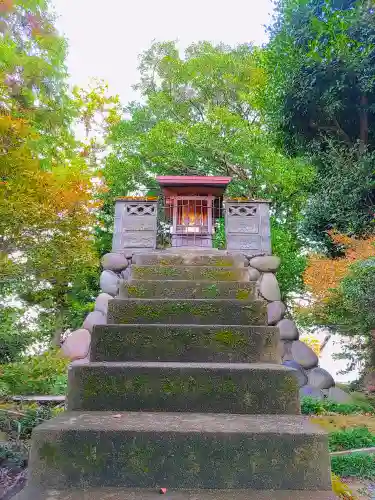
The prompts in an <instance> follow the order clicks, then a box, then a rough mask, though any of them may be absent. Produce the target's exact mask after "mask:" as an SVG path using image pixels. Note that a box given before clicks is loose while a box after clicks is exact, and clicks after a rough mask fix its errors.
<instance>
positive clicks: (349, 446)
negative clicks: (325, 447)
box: [329, 427, 375, 451]
mask: <svg viewBox="0 0 375 500" xmlns="http://www.w3.org/2000/svg"><path fill="white" fill-rule="evenodd" d="M370 446H375V434H372V432H370V431H369V429H368V428H367V427H354V428H353V429H347V430H341V431H335V432H331V433H330V435H329V450H330V451H342V450H355V449H357V448H369V447H370Z"/></svg>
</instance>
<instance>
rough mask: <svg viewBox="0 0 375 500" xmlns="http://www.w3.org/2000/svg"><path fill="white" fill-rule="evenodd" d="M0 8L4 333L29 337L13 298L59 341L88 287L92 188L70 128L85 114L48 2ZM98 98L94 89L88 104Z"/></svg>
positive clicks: (89, 296) (87, 297)
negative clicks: (72, 88)
mask: <svg viewBox="0 0 375 500" xmlns="http://www.w3.org/2000/svg"><path fill="white" fill-rule="evenodd" d="M4 5H5V6H4V7H3V12H2V17H1V21H0V23H1V24H0V52H1V54H2V57H1V61H0V108H1V112H0V180H1V183H0V219H1V222H0V274H1V282H0V285H1V289H0V293H1V306H0V307H1V308H2V314H3V315H5V316H6V318H7V324H8V325H9V331H10V332H11V331H14V330H16V329H17V328H18V329H19V330H20V331H21V332H22V333H23V336H24V338H25V339H28V340H29V343H30V342H32V341H33V340H34V339H35V335H34V334H33V333H36V332H33V333H32V332H31V331H30V329H29V328H23V324H24V323H23V322H22V320H21V321H20V318H18V317H17V318H16V317H15V315H14V314H13V311H12V308H9V307H8V305H7V304H8V303H9V301H11V302H12V301H13V302H14V300H15V299H16V302H17V304H18V308H19V311H27V310H28V308H29V307H30V306H32V307H34V313H35V314H36V315H37V316H38V322H37V323H38V325H37V330H38V331H39V335H40V336H44V337H46V338H49V337H51V336H52V335H54V336H55V338H56V341H58V339H59V335H60V333H61V332H62V331H63V329H64V328H66V327H67V326H78V325H77V323H78V324H79V319H82V316H83V314H84V313H85V311H87V310H88V309H89V308H90V305H89V304H90V302H92V300H93V299H94V292H95V289H96V288H97V284H95V286H94V285H93V283H94V282H97V277H95V279H94V276H95V274H96V273H97V269H98V262H97V256H96V252H95V249H94V239H93V231H92V227H93V225H94V223H95V219H94V213H95V210H96V209H97V202H96V200H97V191H98V187H97V185H96V184H94V183H93V176H94V175H95V168H93V164H92V163H91V164H90V163H89V162H88V160H87V158H86V156H85V155H84V154H82V152H83V151H84V149H85V147H86V144H85V141H84V140H82V141H80V140H78V139H77V137H76V136H75V133H74V127H75V126H76V124H77V123H78V122H79V120H80V119H81V117H82V120H85V121H86V122H87V123H88V122H90V120H91V116H87V109H86V108H85V107H84V103H83V100H82V99H81V95H80V94H79V92H78V91H75V92H71V91H70V89H69V87H68V85H67V72H66V68H65V56H66V42H65V40H64V39H62V38H61V37H60V36H58V34H57V33H56V31H55V29H54V25H53V22H54V19H53V16H52V14H51V9H50V3H49V2H48V1H45V0H38V1H28V2H25V1H22V0H15V1H13V2H8V3H6V4H4ZM95 90H96V89H95V88H94V89H93V93H95ZM99 90H100V89H99ZM100 98H101V96H100V95H99V93H98V95H97V100H96V101H95V103H97V102H98V101H99V100H100ZM91 100H92V101H93V98H91ZM92 113H93V112H92ZM91 121H92V120H91ZM89 146H91V144H89ZM12 318H14V319H15V323H13V326H12V325H11V320H12ZM71 323H72V324H73V325H71ZM27 344H28V342H26V341H25V342H20V343H19V342H13V344H12V346H10V345H9V346H8V351H9V353H8V354H4V356H6V357H8V360H10V359H15V358H16V355H17V353H16V349H15V346H16V345H18V346H19V348H20V349H19V352H21V350H22V349H24V348H25V347H26V345H27ZM9 349H10V350H9Z"/></svg>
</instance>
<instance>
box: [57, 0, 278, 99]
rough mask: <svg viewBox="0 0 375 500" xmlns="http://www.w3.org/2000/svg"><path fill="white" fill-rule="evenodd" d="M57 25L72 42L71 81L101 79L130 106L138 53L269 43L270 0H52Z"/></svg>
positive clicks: (70, 44) (133, 96)
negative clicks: (171, 46) (167, 47)
mask: <svg viewBox="0 0 375 500" xmlns="http://www.w3.org/2000/svg"><path fill="white" fill-rule="evenodd" d="M53 4H54V6H55V9H56V11H57V14H58V16H59V19H58V22H57V27H58V29H59V31H60V32H62V33H64V34H65V36H66V37H67V38H68V41H69V56H68V68H69V72H70V74H71V81H72V83H74V84H78V85H83V86H85V85H87V83H88V81H89V79H90V78H92V77H95V78H102V79H104V80H105V81H106V82H107V83H108V84H109V88H110V91H111V92H112V93H116V94H119V95H120V97H121V100H122V101H123V102H124V103H126V102H128V101H129V100H132V99H134V98H135V97H136V94H135V93H134V91H133V90H132V88H131V87H132V85H133V84H135V83H137V81H138V71H137V67H138V55H139V54H140V53H141V52H143V51H144V50H146V49H148V48H149V47H150V45H151V43H152V41H153V40H157V41H166V40H178V41H179V46H180V47H181V48H182V49H183V48H184V47H186V46H188V45H190V44H191V43H192V42H197V41H200V40H208V41H211V42H217V43H219V42H224V43H227V44H229V45H235V44H238V43H246V42H255V43H256V44H258V45H261V44H262V43H264V42H266V40H267V37H266V34H265V30H264V25H265V24H267V23H268V21H269V19H270V15H271V13H272V5H271V0H231V1H229V2H228V0H189V1H186V0H184V1H182V0H137V1H134V0H53Z"/></svg>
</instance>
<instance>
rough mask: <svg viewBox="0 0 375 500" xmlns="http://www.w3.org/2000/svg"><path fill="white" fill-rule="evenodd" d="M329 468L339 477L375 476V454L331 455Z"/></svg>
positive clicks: (366, 477)
mask: <svg viewBox="0 0 375 500" xmlns="http://www.w3.org/2000/svg"><path fill="white" fill-rule="evenodd" d="M331 469H332V472H333V473H334V474H337V475H338V476H340V477H349V476H353V477H360V478H363V479H374V478H375V454H371V455H362V454H360V453H353V454H351V455H345V456H338V457H331Z"/></svg>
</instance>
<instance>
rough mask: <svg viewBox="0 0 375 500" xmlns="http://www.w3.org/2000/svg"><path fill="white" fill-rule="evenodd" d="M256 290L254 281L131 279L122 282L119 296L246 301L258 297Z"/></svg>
mask: <svg viewBox="0 0 375 500" xmlns="http://www.w3.org/2000/svg"><path fill="white" fill-rule="evenodd" d="M255 292H256V287H255V282H254V281H252V282H248V283H244V282H236V281H217V282H216V283H212V281H199V282H198V281H190V280H182V281H180V280H170V281H168V280H163V281H144V280H131V281H124V282H123V283H121V284H120V291H119V296H120V298H121V299H122V298H135V299H149V298H150V299H152V298H161V299H234V300H236V299H237V300H241V301H244V302H246V301H251V300H255V299H256V293H255Z"/></svg>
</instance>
